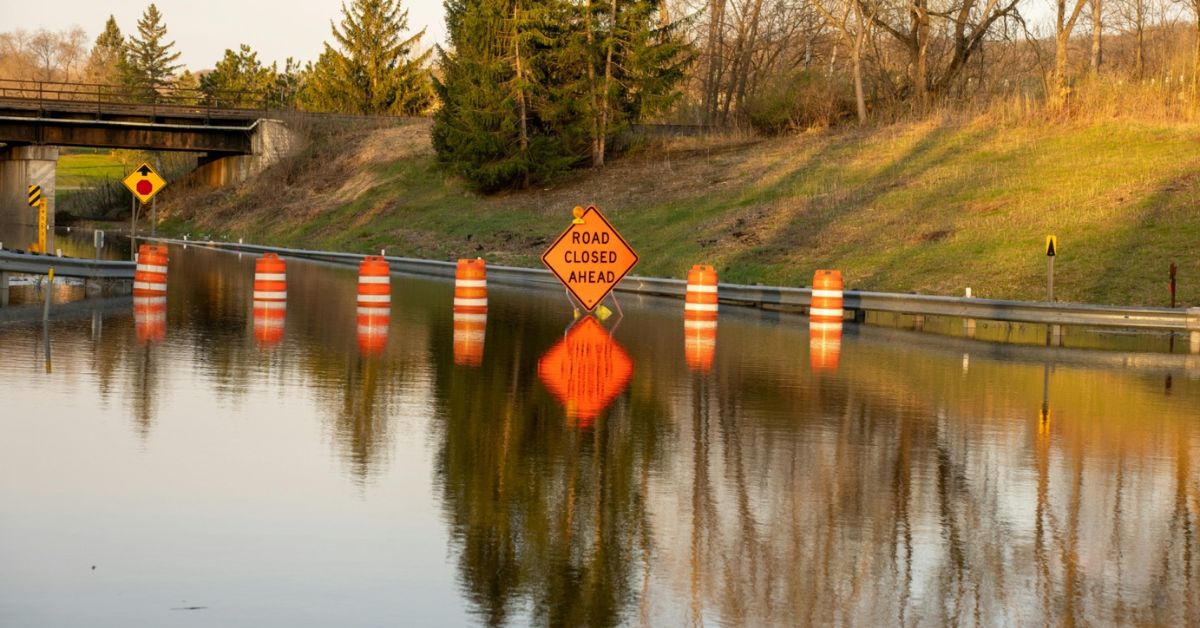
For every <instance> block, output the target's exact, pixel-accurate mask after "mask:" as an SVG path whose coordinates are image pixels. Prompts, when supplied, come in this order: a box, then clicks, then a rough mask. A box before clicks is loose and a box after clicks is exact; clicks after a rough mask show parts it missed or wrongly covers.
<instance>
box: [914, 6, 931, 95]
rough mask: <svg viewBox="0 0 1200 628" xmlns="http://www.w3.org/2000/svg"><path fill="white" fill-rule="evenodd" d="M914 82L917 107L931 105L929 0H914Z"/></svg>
mask: <svg viewBox="0 0 1200 628" xmlns="http://www.w3.org/2000/svg"><path fill="white" fill-rule="evenodd" d="M912 6H913V10H912V19H913V41H912V51H911V54H912V57H913V59H912V62H913V65H912V82H913V90H914V94H915V96H916V98H917V107H918V108H919V109H920V110H921V111H925V109H926V108H927V107H928V106H929V67H928V60H929V30H930V26H929V5H928V0H916V1H915V2H913V5H912Z"/></svg>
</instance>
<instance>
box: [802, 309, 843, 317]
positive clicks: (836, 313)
mask: <svg viewBox="0 0 1200 628" xmlns="http://www.w3.org/2000/svg"><path fill="white" fill-rule="evenodd" d="M808 315H809V316H825V317H837V318H841V316H842V310H833V309H827V308H823V307H814V308H813V309H811V310H809V311H808Z"/></svg>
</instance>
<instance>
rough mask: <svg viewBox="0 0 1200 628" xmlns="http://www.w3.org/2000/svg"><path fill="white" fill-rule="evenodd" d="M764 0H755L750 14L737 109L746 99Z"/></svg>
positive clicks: (736, 92)
mask: <svg viewBox="0 0 1200 628" xmlns="http://www.w3.org/2000/svg"><path fill="white" fill-rule="evenodd" d="M762 4H763V0H755V2H754V10H753V11H752V12H751V14H750V37H749V38H748V39H747V40H746V46H745V47H744V48H743V49H742V58H741V69H740V70H739V72H738V81H737V90H736V91H735V92H734V97H735V99H736V101H737V102H736V103H735V105H736V106H735V110H740V109H741V107H742V103H743V102H744V101H745V99H746V84H747V81H748V80H749V76H750V62H751V61H752V60H753V58H754V47H755V46H756V45H758V18H759V14H760V13H761V12H762Z"/></svg>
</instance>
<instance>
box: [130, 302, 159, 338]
mask: <svg viewBox="0 0 1200 628" xmlns="http://www.w3.org/2000/svg"><path fill="white" fill-rule="evenodd" d="M133 327H134V331H135V332H136V334H137V339H138V342H151V343H158V342H162V341H163V340H164V339H165V338H166V337H167V297H165V296H161V295H160V296H152V297H147V296H136V297H133Z"/></svg>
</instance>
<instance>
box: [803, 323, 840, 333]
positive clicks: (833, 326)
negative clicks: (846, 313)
mask: <svg viewBox="0 0 1200 628" xmlns="http://www.w3.org/2000/svg"><path fill="white" fill-rule="evenodd" d="M808 326H809V328H810V329H813V330H816V331H841V330H842V322H841V321H838V322H836V323H831V322H829V321H812V322H810V323H809V324H808Z"/></svg>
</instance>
